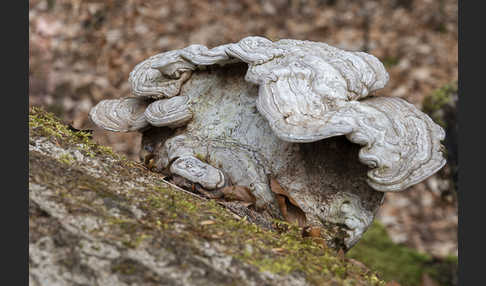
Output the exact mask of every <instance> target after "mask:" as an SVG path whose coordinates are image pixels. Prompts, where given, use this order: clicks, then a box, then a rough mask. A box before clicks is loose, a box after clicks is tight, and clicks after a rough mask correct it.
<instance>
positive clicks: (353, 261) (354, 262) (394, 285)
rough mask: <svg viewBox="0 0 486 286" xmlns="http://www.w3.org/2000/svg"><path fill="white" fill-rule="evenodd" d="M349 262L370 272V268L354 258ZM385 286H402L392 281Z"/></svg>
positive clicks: (349, 259)
mask: <svg viewBox="0 0 486 286" xmlns="http://www.w3.org/2000/svg"><path fill="white" fill-rule="evenodd" d="M348 261H349V262H350V263H351V264H354V265H355V266H357V267H359V268H360V269H361V270H363V271H369V268H368V267H366V265H365V264H364V263H363V262H360V261H358V260H356V259H353V258H348ZM390 283H392V284H390ZM393 283H396V284H393ZM385 286H400V284H398V283H397V282H395V281H391V282H388V283H387V284H386V285H385Z"/></svg>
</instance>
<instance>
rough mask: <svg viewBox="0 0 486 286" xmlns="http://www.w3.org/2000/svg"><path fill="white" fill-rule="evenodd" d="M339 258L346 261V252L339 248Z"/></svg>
mask: <svg viewBox="0 0 486 286" xmlns="http://www.w3.org/2000/svg"><path fill="white" fill-rule="evenodd" d="M337 257H339V259H341V260H342V261H344V250H343V249H342V248H339V250H338V253H337Z"/></svg>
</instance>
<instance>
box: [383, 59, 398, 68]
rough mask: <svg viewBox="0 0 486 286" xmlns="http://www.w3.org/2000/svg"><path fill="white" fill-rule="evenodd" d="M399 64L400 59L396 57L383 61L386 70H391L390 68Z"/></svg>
mask: <svg viewBox="0 0 486 286" xmlns="http://www.w3.org/2000/svg"><path fill="white" fill-rule="evenodd" d="M399 62H400V59H398V58H396V57H385V58H384V59H383V65H384V66H385V67H386V68H390V67H393V66H396V65H397V64H398V63H399Z"/></svg>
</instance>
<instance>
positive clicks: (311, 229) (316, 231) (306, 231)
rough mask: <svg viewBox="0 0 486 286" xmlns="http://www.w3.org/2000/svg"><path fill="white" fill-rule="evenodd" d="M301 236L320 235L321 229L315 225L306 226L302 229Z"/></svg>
mask: <svg viewBox="0 0 486 286" xmlns="http://www.w3.org/2000/svg"><path fill="white" fill-rule="evenodd" d="M302 237H321V229H320V228H319V227H317V226H306V227H304V228H303V229H302Z"/></svg>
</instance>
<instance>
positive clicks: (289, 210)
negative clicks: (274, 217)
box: [270, 178, 307, 226]
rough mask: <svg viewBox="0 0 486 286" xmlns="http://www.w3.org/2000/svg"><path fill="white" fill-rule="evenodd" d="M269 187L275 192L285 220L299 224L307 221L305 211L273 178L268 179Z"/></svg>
mask: <svg viewBox="0 0 486 286" xmlns="http://www.w3.org/2000/svg"><path fill="white" fill-rule="evenodd" d="M270 189H271V190H272V192H273V193H274V194H275V197H276V199H277V203H278V206H279V208H280V212H281V213H282V216H283V217H284V218H285V220H286V221H288V222H290V223H296V224H297V225H299V226H305V224H306V221H307V219H306V216H305V212H304V211H303V210H302V209H301V208H300V206H299V204H298V203H297V202H296V201H295V200H294V199H293V198H292V197H291V196H290V194H289V193H288V192H287V191H286V190H284V189H283V188H282V187H281V186H280V184H279V183H278V182H277V180H275V179H274V178H271V179H270Z"/></svg>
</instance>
